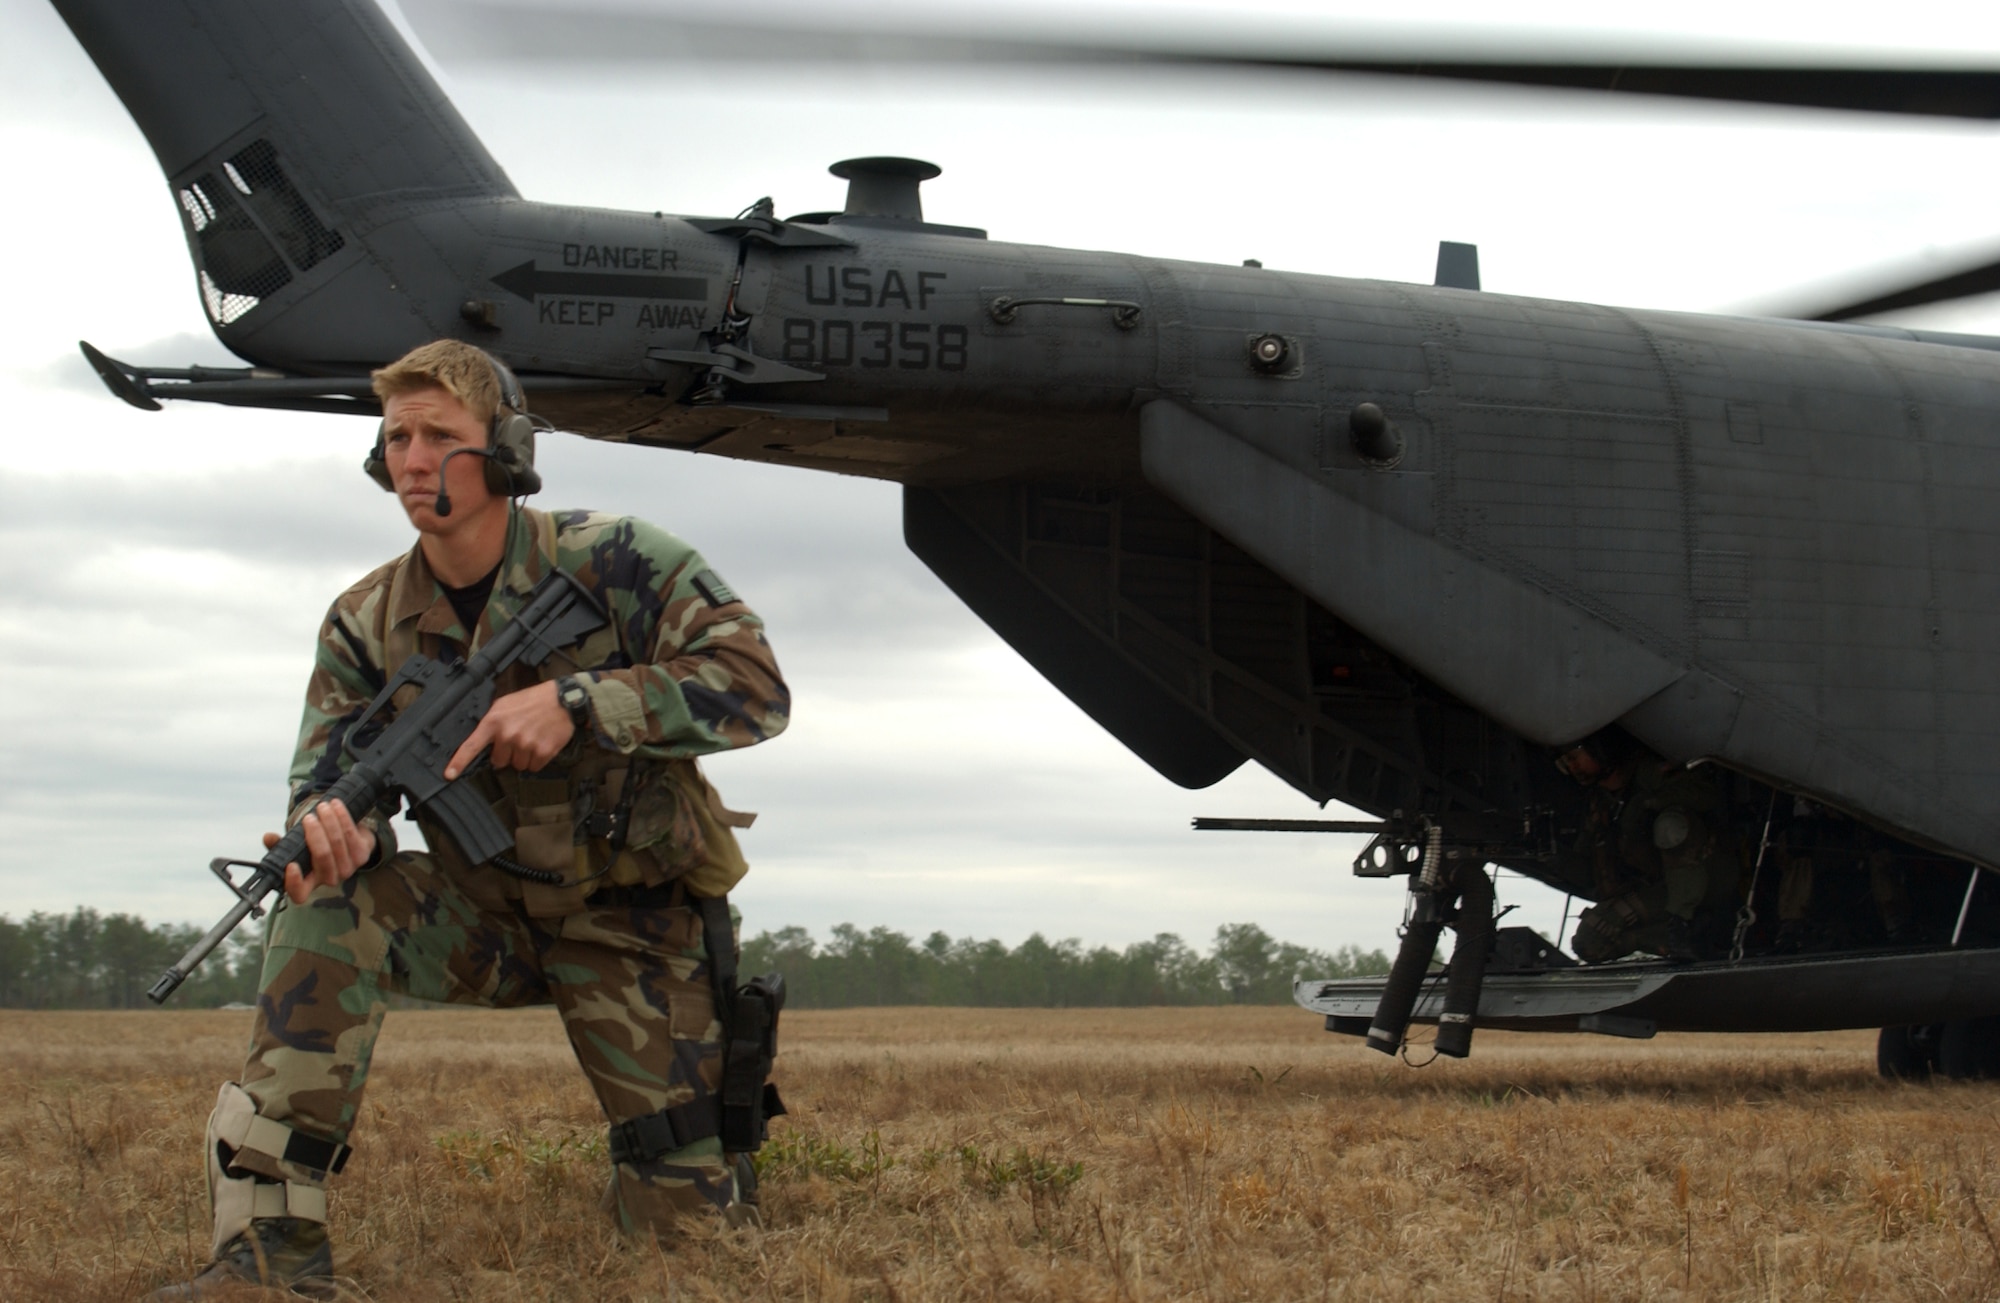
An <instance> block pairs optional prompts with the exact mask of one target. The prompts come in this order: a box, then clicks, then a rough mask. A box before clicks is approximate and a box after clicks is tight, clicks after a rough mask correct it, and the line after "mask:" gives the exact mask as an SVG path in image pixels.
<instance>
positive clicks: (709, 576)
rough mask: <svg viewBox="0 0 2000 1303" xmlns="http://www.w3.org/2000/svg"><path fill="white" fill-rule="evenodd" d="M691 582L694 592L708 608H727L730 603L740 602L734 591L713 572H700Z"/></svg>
mask: <svg viewBox="0 0 2000 1303" xmlns="http://www.w3.org/2000/svg"><path fill="white" fill-rule="evenodd" d="M692 582H693V583H694V587H695V591H696V592H698V593H700V594H701V595H702V598H703V599H704V600H705V601H707V603H708V604H709V605H710V606H727V605H729V604H730V603H731V602H735V601H740V600H742V599H741V598H739V597H737V596H736V590H735V589H733V588H731V587H730V586H729V585H728V584H725V583H723V582H722V576H720V575H718V574H716V573H715V571H713V570H704V571H702V572H701V573H699V574H697V575H696V576H695V577H694V579H693V581H692Z"/></svg>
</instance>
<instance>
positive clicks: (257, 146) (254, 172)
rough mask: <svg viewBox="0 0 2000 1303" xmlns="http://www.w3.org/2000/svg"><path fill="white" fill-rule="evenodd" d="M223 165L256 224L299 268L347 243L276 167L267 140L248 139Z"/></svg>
mask: <svg viewBox="0 0 2000 1303" xmlns="http://www.w3.org/2000/svg"><path fill="white" fill-rule="evenodd" d="M222 167H223V171H224V172H225V173H226V174H227V175H228V177H229V180H230V183H231V184H232V185H233V186H234V188H235V189H236V191H237V192H238V193H239V194H241V195H242V196H243V202H244V203H245V204H247V205H249V207H250V211H251V212H252V213H253V214H254V215H255V216H256V218H257V221H258V223H259V224H260V225H261V226H262V227H263V228H264V229H265V230H266V231H267V232H269V233H270V235H271V237H272V238H273V239H275V240H276V241H277V242H278V243H279V245H280V246H281V247H283V249H284V251H285V256H286V257H287V258H289V259H290V260H291V263H292V265H293V266H294V267H297V268H298V269H299V270H300V271H305V270H306V269H307V268H309V267H311V266H313V265H314V264H316V263H318V262H320V261H322V260H323V259H325V258H327V257H328V256H329V255H331V254H334V253H337V252H339V250H340V247H341V245H343V244H344V243H346V241H344V240H342V239H341V238H340V232H338V231H331V230H328V229H327V228H326V225H325V224H324V223H322V222H321V221H320V220H319V218H318V217H317V216H316V215H315V214H314V213H313V210H312V207H311V205H309V204H307V203H306V201H305V196H303V195H301V194H300V193H299V192H298V189H297V187H295V186H293V185H292V182H291V178H290V177H287V176H286V175H285V173H284V169H283V168H281V167H279V166H278V153H277V151H276V150H274V149H272V148H271V142H270V141H268V140H258V141H253V142H251V143H250V144H249V145H248V146H247V147H245V148H244V149H243V150H242V151H241V152H239V153H238V154H236V155H235V156H234V157H232V158H231V159H230V160H229V161H228V162H227V163H224V164H223V165H222Z"/></svg>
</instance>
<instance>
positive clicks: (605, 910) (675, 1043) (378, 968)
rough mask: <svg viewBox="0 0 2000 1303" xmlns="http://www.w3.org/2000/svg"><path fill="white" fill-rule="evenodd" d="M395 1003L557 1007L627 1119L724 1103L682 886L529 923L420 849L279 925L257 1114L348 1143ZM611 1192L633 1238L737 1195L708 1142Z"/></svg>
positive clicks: (619, 894) (718, 1050) (295, 909)
mask: <svg viewBox="0 0 2000 1303" xmlns="http://www.w3.org/2000/svg"><path fill="white" fill-rule="evenodd" d="M479 872H492V870H479ZM391 993H398V994H403V995H410V996H416V997H418V998H420V999H425V1000H439V1001H449V1002H451V1003H454V1004H469V1005H481V1006H486V1007H490V1008H518V1007H521V1006H525V1005H544V1004H553V1005H555V1006H556V1008H557V1010H558V1011H559V1012H560V1013H561V1015H562V1020H563V1026H564V1028H565V1029H566V1030H567V1031H568V1033H569V1041H570V1047H571V1048H572V1049H573V1050H574V1051H575V1053H576V1057H577V1062H578V1063H579V1064H581V1065H582V1067H583V1071H584V1075H585V1076H587V1077H588V1078H589V1079H590V1084H591V1086H592V1088H593V1089H594V1090H595V1091H596V1092H597V1099H598V1102H599V1103H600V1104H601V1105H602V1106H603V1109H604V1112H605V1115H606V1117H607V1119H608V1120H610V1121H612V1122H622V1121H624V1120H626V1119H628V1118H634V1117H638V1116H641V1115H643V1114H647V1113H652V1112H656V1111H657V1110H659V1109H662V1108H667V1107H671V1106H674V1105H680V1104H686V1103H688V1102H690V1101H692V1100H696V1099H705V1098H708V1097H711V1096H713V1095H714V1094H715V1092H716V1090H717V1089H718V1087H719V1083H720V1081H721V1074H722V1029H721V1025H720V1024H719V1023H718V1022H717V1020H716V1016H715V998H714V992H713V988H712V987H711V985H710V977H709V969H708V959H707V954H706V952H705V951H704V949H703V944H702V923H701V916H700V914H699V913H698V912H697V911H696V910H695V909H693V908H690V907H689V905H688V904H687V902H686V899H685V896H684V895H683V894H682V893H681V891H680V889H679V887H678V886H676V885H672V884H670V885H667V886H661V887H650V888H626V887H613V888H609V889H607V890H605V891H602V892H599V893H598V894H596V895H594V896H592V897H591V898H590V899H589V900H588V901H587V902H586V907H585V908H584V909H583V910H582V911H581V912H578V913H575V914H569V915H565V916H563V917H559V918H530V917H528V916H527V915H526V914H525V913H523V912H522V911H521V910H520V909H519V907H518V905H515V906H514V907H512V908H506V909H496V908H492V907H490V906H488V907H481V905H479V904H475V903H474V902H473V901H472V900H470V899H468V895H467V893H466V892H465V891H463V890H461V889H460V888H459V887H458V886H457V885H456V884H455V883H454V882H453V881H452V880H451V878H450V877H449V876H447V875H446V874H444V873H442V872H440V870H439V868H438V866H437V864H436V862H435V861H434V860H433V859H432V857H431V856H429V855H426V854H421V853H406V854H401V855H398V856H396V857H395V858H394V859H392V860H391V861H390V862H389V863H387V864H384V865H382V866H381V867H379V868H376V869H372V870H369V871H367V872H363V873H358V874H356V875H355V876H354V877H352V878H350V879H349V880H348V881H347V882H346V883H344V884H342V885H341V886H340V887H337V888H336V887H321V888H319V889H317V890H315V891H314V892H313V894H312V895H311V896H309V897H308V898H307V900H306V903H305V904H304V905H303V906H295V905H290V904H287V905H285V906H284V907H283V908H281V909H280V910H279V911H278V912H277V913H276V914H275V915H274V916H273V918H272V921H271V931H270V937H269V942H268V948H267V950H266V952H265V957H264V973H263V979H262V982H261V983H260V986H259V994H258V997H257V1017H256V1026H255V1029H254V1031H253V1032H252V1034H251V1043H250V1056H249V1061H248V1062H247V1063H246V1064H245V1065H244V1069H243V1078H242V1085H243V1088H244V1089H245V1090H246V1091H248V1092H249V1094H250V1096H251V1098H252V1099H253V1100H254V1101H255V1102H256V1105H257V1113H258V1115H259V1116H261V1117H265V1118H268V1119H270V1120H272V1121H274V1122H281V1123H284V1124H285V1125H287V1126H290V1127H292V1128H293V1129H295V1130H298V1131H302V1132H305V1133H307V1134H309V1135H312V1136H317V1137H320V1138H322V1139H326V1140H330V1141H333V1142H334V1143H336V1144H347V1143H349V1133H350V1132H351V1130H352V1128H353V1127H354V1124H355V1120H356V1118H358V1117H359V1116H360V1112H359V1110H360V1105H361V1093H362V1089H363V1087H364V1086H365V1085H366V1083H367V1079H368V1063H369V1058H370V1056H371V1055H372V1054H373V1052H374V1049H375V1038H376V1036H377V1035H378V1034H379V1033H380V1032H381V1029H382V1019H383V1014H384V1011H385V1003H384V1002H385V997H387V996H388V995H390V994H391ZM287 1166H288V1167H289V1166H290V1165H289V1164H288V1165H287ZM285 1175H286V1176H288V1177H290V1178H291V1179H293V1180H298V1179H301V1177H302V1176H311V1175H317V1174H310V1173H300V1172H289V1171H288V1172H286V1173H285ZM612 1191H613V1192H612V1194H611V1195H608V1196H607V1203H608V1204H611V1205H613V1211H615V1214H616V1216H617V1218H618V1221H619V1224H620V1225H621V1227H622V1228H623V1229H625V1230H626V1231H628V1232H633V1231H637V1230H639V1229H641V1228H646V1229H650V1230H652V1231H654V1232H655V1233H668V1232H669V1231H670V1229H671V1225H672V1222H673V1221H674V1219H675V1217H676V1216H677V1215H679V1214H683V1213H694V1212H712V1211H715V1210H719V1209H722V1208H724V1207H726V1206H727V1205H728V1204H729V1203H730V1202H731V1200H732V1198H733V1197H734V1193H735V1188H734V1183H733V1180H732V1178H731V1175H730V1168H729V1167H728V1165H727V1164H726V1163H725V1160H724V1157H723V1153H722V1145H721V1141H719V1140H715V1139H709V1140H703V1141H697V1142H696V1143H694V1144H692V1145H690V1146H688V1147H686V1148H684V1149H680V1150H675V1151H673V1152H671V1153H666V1154H662V1155H660V1156H659V1157H657V1158H654V1159H652V1160H650V1161H643V1162H626V1163H619V1164H616V1165H615V1171H614V1174H613V1179H612Z"/></svg>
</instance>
